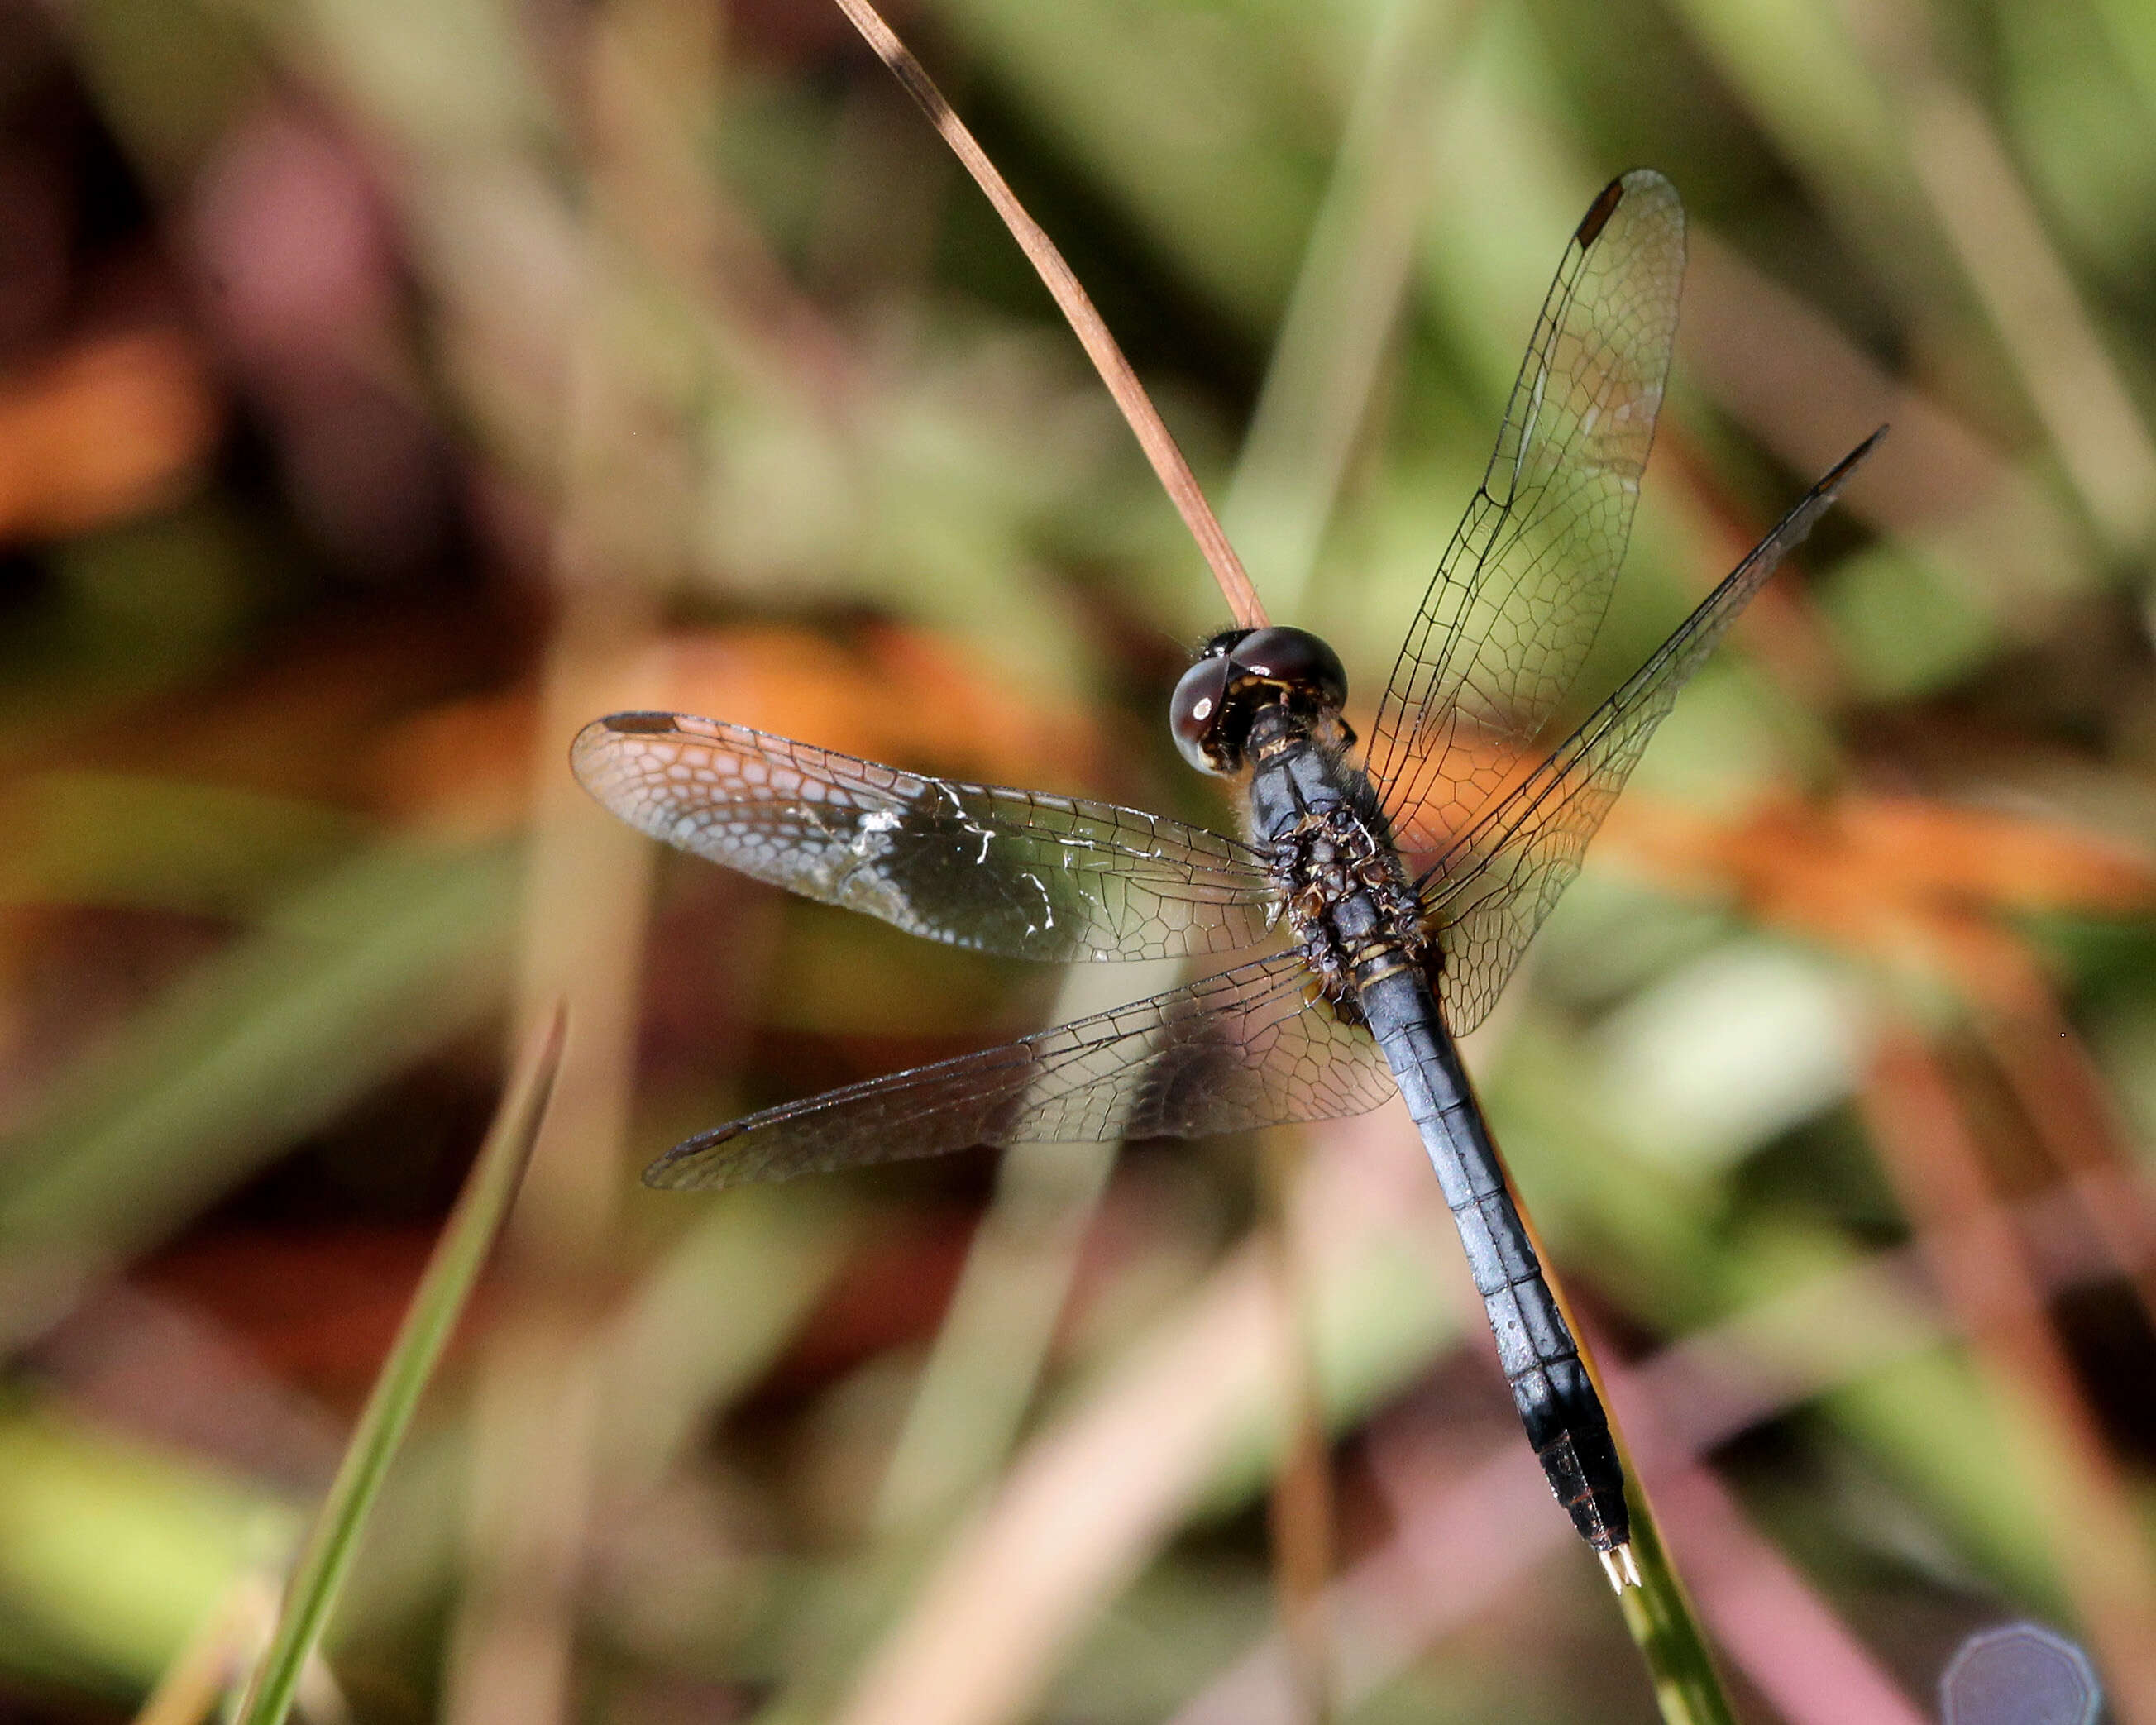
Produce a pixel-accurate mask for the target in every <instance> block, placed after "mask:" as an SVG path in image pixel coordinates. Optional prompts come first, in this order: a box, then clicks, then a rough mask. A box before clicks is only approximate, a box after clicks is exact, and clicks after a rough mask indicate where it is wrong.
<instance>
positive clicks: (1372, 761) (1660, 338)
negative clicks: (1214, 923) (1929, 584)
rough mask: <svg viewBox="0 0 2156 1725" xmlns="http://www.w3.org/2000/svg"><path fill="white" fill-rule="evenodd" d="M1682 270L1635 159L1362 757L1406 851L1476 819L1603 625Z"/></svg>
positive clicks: (1577, 250)
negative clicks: (1633, 169)
mask: <svg viewBox="0 0 2156 1725" xmlns="http://www.w3.org/2000/svg"><path fill="white" fill-rule="evenodd" d="M1683 275H1684V211H1683V208H1682V207H1681V205H1680V204H1679V203H1678V202H1677V195H1676V191H1675V190H1674V189H1673V188H1672V187H1671V185H1670V183H1669V182H1668V181H1666V180H1665V179H1664V178H1662V177H1661V175H1660V174H1657V173H1653V172H1649V171H1647V170H1645V169H1641V170H1639V171H1636V172H1632V173H1629V174H1626V175H1625V177H1624V178H1622V179H1621V180H1617V181H1614V182H1612V183H1611V184H1610V185H1609V186H1608V187H1605V188H1604V191H1603V193H1602V195H1601V196H1600V197H1599V198H1597V199H1596V200H1595V202H1594V205H1593V206H1592V207H1591V208H1589V211H1588V213H1587V216H1586V218H1584V220H1583V221H1582V222H1581V223H1580V225H1579V228H1578V231H1577V232H1575V233H1574V234H1573V238H1572V240H1571V242H1570V244H1568V246H1567V247H1566V249H1565V255H1564V260H1563V263H1562V264H1559V265H1558V272H1557V279H1556V280H1554V281H1553V282H1552V283H1551V285H1550V290H1549V295H1548V299H1547V300H1544V301H1543V310H1542V316H1541V318H1540V319H1539V320H1538V321H1537V324H1536V326H1535V332H1534V336H1533V339H1532V341H1530V342H1529V344H1528V347H1527V358H1526V360H1525V361H1524V362H1522V365H1521V367H1520V375H1519V378H1518V381H1517V382H1515V383H1514V385H1513V386H1512V402H1511V404H1510V406H1509V407H1508V408H1507V411H1506V414H1505V423H1504V427H1503V429H1501V431H1500V432H1499V433H1498V435H1497V447H1496V450H1495V451H1494V452H1493V453H1492V454H1491V457H1490V466H1489V469H1488V471H1487V472H1486V474H1485V475H1484V476H1483V480H1482V485H1481V490H1478V491H1477V492H1476V494H1475V498H1474V501H1472V502H1471V503H1470V504H1469V505H1468V506H1467V514H1466V517H1465V519H1463V520H1462V521H1461V522H1460V529H1459V531H1458V532H1456V533H1455V535H1454V536H1453V540H1452V543H1451V544H1450V546H1449V547H1446V549H1445V556H1444V557H1443V559H1442V560H1441V561H1440V563H1439V564H1438V568H1437V573H1436V576H1435V578H1433V579H1432V581H1431V583H1430V591H1429V593H1427V594H1426V595H1425V596H1424V599H1423V604H1422V609H1421V611H1420V612H1419V614H1417V616H1416V618H1415V621H1414V627H1413V629H1410V630H1409V633H1408V638H1407V642H1406V644H1405V645H1404V646H1403V647H1402V648H1401V649H1400V657H1399V664H1398V665H1395V666H1394V670H1393V678H1392V682H1391V684H1390V685H1389V687H1388V688H1387V690H1386V691H1385V697H1384V701H1383V704H1382V705H1381V706H1380V707H1379V709H1378V725H1377V729H1376V732H1374V734H1373V737H1372V739H1371V744H1370V749H1369V757H1368V771H1369V773H1370V777H1371V778H1372V780H1373V783H1375V784H1376V785H1377V787H1378V792H1379V793H1380V795H1381V796H1382V798H1383V801H1384V805H1385V809H1386V812H1387V814H1389V816H1390V817H1391V818H1392V821H1393V826H1394V833H1395V834H1396V835H1397V836H1398V838H1399V843H1400V846H1401V849H1402V850H1404V851H1406V852H1408V853H1409V854H1410V855H1418V854H1422V855H1434V854H1435V853H1436V852H1438V851H1440V850H1443V849H1444V848H1445V846H1446V845H1448V844H1449V843H1450V841H1451V840H1452V839H1455V838H1456V837H1457V836H1458V835H1459V834H1460V833H1462V832H1465V831H1466V829H1468V828H1469V827H1471V826H1472V825H1473V824H1474V823H1475V820H1476V818H1477V817H1478V816H1479V815H1480V814H1481V813H1482V812H1483V811H1484V810H1485V809H1486V808H1487V807H1488V805H1489V803H1490V801H1491V798H1492V797H1493V796H1494V795H1495V794H1496V792H1497V790H1498V789H1499V788H1500V787H1501V784H1502V783H1503V782H1504V780H1505V778H1507V773H1508V768H1509V767H1510V765H1511V763H1512V762H1514V761H1516V760H1517V757H1518V755H1519V753H1520V752H1521V750H1522V749H1523V748H1524V747H1526V746H1527V744H1528V743H1529V742H1531V741H1532V738H1533V737H1534V736H1535V735H1536V733H1537V732H1538V731H1540V729H1541V728H1542V726H1543V723H1544V721H1546V720H1548V717H1549V716H1550V715H1551V713H1552V712H1553V711H1555V710H1556V707H1557V706H1558V702H1559V701H1562V700H1563V698H1564V696H1565V693H1566V691H1568V690H1569V689H1570V688H1571V686H1572V683H1573V679H1574V678H1575V677H1576V676H1577V675H1578V673H1579V667H1580V664H1581V662H1582V661H1583V660H1584V659H1585V658H1586V656H1587V649H1588V647H1589V644H1591V643H1592V642H1593V640H1594V634H1595V632H1596V630H1597V629H1599V628H1600V627H1601V625H1602V618H1603V614H1604V611H1605V610H1606V609H1607V608H1608V605H1609V591H1610V587H1611V583H1613V582H1614V580H1615V578H1616V575H1617V569H1618V566H1619V564H1620V563H1621V562H1623V561H1624V557H1625V541H1626V540H1627V539H1628V538H1629V537H1630V534H1631V531H1632V511H1633V506H1634V505H1635V503H1636V502H1637V501H1638V499H1639V490H1640V473H1641V471H1642V470H1644V469H1645V466H1646V465H1647V452H1648V448H1649V446H1650V444H1652V442H1653V441H1654V434H1655V414H1656V413H1657V412H1658V411H1659V410H1660V408H1661V401H1662V382H1663V378H1664V377H1665V375H1666V373H1667V372H1668V370H1669V361H1670V344H1671V341H1672V340H1673V339H1674V337H1675V335H1676V311H1677V294H1678V290H1679V288H1680V287H1681V284H1682V279H1683Z"/></svg>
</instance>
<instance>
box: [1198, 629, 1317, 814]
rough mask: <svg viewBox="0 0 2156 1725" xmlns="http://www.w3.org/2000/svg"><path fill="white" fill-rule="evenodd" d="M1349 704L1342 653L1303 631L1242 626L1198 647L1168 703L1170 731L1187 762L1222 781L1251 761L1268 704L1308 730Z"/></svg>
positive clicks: (1238, 771) (1201, 771)
mask: <svg viewBox="0 0 2156 1725" xmlns="http://www.w3.org/2000/svg"><path fill="white" fill-rule="evenodd" d="M1345 705H1347V671H1346V670H1345V669H1343V668H1342V665H1341V663H1340V655H1338V654H1337V653H1335V652H1334V651H1333V650H1332V648H1331V647H1329V646H1327V644H1325V642H1324V641H1322V640H1321V639H1319V638H1318V637H1317V636H1316V635H1314V634H1311V633H1310V632H1309V631H1308V630H1307V629H1229V631H1228V632H1227V633H1225V634H1217V635H1215V636H1214V637H1213V639H1211V640H1209V641H1208V642H1207V643H1206V644H1205V645H1204V647H1203V648H1202V649H1200V650H1199V655H1198V659H1197V661H1196V663H1194V664H1193V665H1192V666H1191V667H1190V669H1189V670H1187V671H1185V672H1184V673H1183V680H1182V681H1180V682H1178V684H1177V685H1175V694H1174V696H1173V698H1171V700H1170V701H1169V702H1168V726H1169V729H1170V730H1172V731H1173V732H1174V734H1175V746H1176V747H1177V748H1178V749H1179V750H1181V751H1182V753H1183V759H1184V760H1186V761H1188V762H1190V764H1191V765H1192V766H1193V767H1195V768H1197V769H1198V770H1199V772H1200V773H1213V774H1215V775H1217V776H1219V777H1222V778H1229V777H1232V776H1234V775H1235V774H1236V773H1240V772H1241V771H1242V770H1243V768H1245V766H1246V765H1248V764H1249V760H1248V755H1249V749H1250V726H1251V725H1252V723H1253V722H1254V721H1255V719H1256V717H1257V716H1258V714H1259V713H1260V712H1261V711H1264V710H1265V708H1267V707H1276V706H1279V707H1286V709H1288V710H1289V711H1290V712H1291V713H1292V714H1293V715H1294V716H1296V717H1297V718H1298V719H1301V721H1304V722H1305V724H1306V725H1308V724H1312V723H1315V722H1316V721H1318V720H1320V719H1323V718H1327V717H1332V716H1336V715H1337V714H1338V712H1339V711H1340V709H1341V708H1342V706H1345Z"/></svg>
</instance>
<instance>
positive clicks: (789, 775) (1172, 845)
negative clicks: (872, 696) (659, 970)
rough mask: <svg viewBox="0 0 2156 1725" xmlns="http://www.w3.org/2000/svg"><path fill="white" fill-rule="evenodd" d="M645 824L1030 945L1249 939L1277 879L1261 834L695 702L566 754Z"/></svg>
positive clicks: (612, 726)
mask: <svg viewBox="0 0 2156 1725" xmlns="http://www.w3.org/2000/svg"><path fill="white" fill-rule="evenodd" d="M569 759H570V764H571V766H572V768H574V769H575V771H576V775H577V778H578V779H580V780H581V781H582V782H583V786H584V788H585V789H587V790H588V791H589V792H590V793H592V794H593V796H594V797H596V798H598V800H599V801H600V802H601V803H604V804H605V805H606V807H607V808H608V809H611V810H613V813H614V814H618V815H619V816H620V817H621V818H622V819H624V820H625V821H627V822H628V823H629V824H630V825H631V826H633V827H635V828H637V829H639V831H642V832H645V833H649V834H651V836H652V837H654V839H665V841H666V843H668V844H669V845H679V846H680V848H681V849H682V850H692V851H694V852H696V855H699V856H707V857H710V858H711V860H714V861H715V862H722V863H724V864H726V865H727V866H728V867H729V868H733V869H737V870H740V871H741V872H742V874H744V875H753V876H755V877H756V879H757V880H767V881H769V882H771V883H772V884H773V886H783V887H786V888H788V890H789V891H794V892H798V893H800V894H802V895H803V896H805V897H808V898H814V899H820V900H822V901H824V903H826V904H833V905H843V906H845V907H846V908H847V909H849V910H854V911H867V912H868V913H869V914H870V916H880V917H882V918H883V919H884V920H885V922H892V923H896V925H897V926H898V927H901V928H903V929H905V930H906V931H907V932H909V933H911V934H918V935H924V936H926V937H928V938H929V939H931V940H939V941H947V942H950V943H951V944H952V945H953V946H960V947H973V948H975V949H976V950H978V951H980V952H998V953H1002V954H1004V956H1006V957H1016V958H1038V959H1046V960H1051V961H1058V962H1063V961H1070V960H1075V959H1088V958H1161V957H1173V956H1177V955H1179V954H1183V953H1201V954H1203V953H1217V952H1242V951H1245V950H1247V949H1249V948H1250V947H1255V946H1257V945H1259V944H1260V942H1262V941H1263V939H1264V937H1265V932H1266V930H1267V928H1268V927H1269V926H1270V919H1269V915H1268V911H1269V907H1270V902H1271V899H1272V888H1271V886H1270V882H1269V880H1268V879H1267V877H1266V875H1265V867H1264V865H1263V863H1262V861H1261V860H1260V859H1259V858H1258V856H1257V855H1256V853H1255V852H1254V851H1252V850H1250V849H1249V847H1247V846H1245V845H1240V844H1237V843H1236V842H1235V840H1233V839H1224V838H1222V837H1220V836H1219V834H1214V833H1209V832H1206V831H1205V830H1204V829H1202V828H1199V827H1192V826H1186V825H1184V824H1183V823H1182V822H1180V821H1176V820H1170V819H1167V818H1166V817H1164V816H1162V815H1156V814H1143V813H1142V812H1140V811H1139V810H1137V809H1120V808H1117V807H1116V805H1115V804H1114V803H1092V802H1084V801H1080V800H1077V799H1075V798H1068V797H1052V796H1049V795H1047V794H1045V793H1039V792H1034V791H1009V790H998V789H995V788H991V787H989V786H986V785H976V784H962V783H957V782H956V781H955V780H952V779H944V778H927V777H925V776H924V775H922V774H920V773H902V772H901V771H899V770H898V769H897V768H893V767H884V766H880V765H878V764H877V763H876V762H874V761H861V760H856V759H855V758H854V757H852V756H850V755H840V754H834V753H832V752H830V751H829V750H827V749H819V748H814V747H810V746H809V745H808V744H807V743H803V742H791V741H789V740H788V738H786V737H773V736H772V735H770V734H769V733H768V732H762V731H752V730H750V729H748V728H747V726H742V725H727V724H723V723H721V722H720V721H716V720H714V719H700V718H696V717H695V716H692V715H690V714H687V713H616V714H614V715H613V716H611V717H609V718H604V719H598V720H595V721H593V722H592V723H591V724H589V725H587V726H585V727H584V728H583V731H582V732H580V733H578V735H577V740H576V742H574V743H573V744H572V746H571V747H570V751H569Z"/></svg>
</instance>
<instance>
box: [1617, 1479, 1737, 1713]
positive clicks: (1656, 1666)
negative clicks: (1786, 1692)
mask: <svg viewBox="0 0 2156 1725" xmlns="http://www.w3.org/2000/svg"><path fill="white" fill-rule="evenodd" d="M1627 1471H1630V1470H1629V1469H1628V1470H1627ZM1630 1508H1631V1512H1632V1556H1633V1558H1634V1560H1635V1562H1636V1563H1638V1564H1639V1567H1640V1585H1639V1586H1637V1587H1628V1588H1626V1589H1625V1590H1624V1592H1623V1593H1621V1594H1619V1595H1618V1599H1619V1602H1620V1604H1622V1606H1623V1607H1624V1611H1625V1628H1626V1629H1628V1630H1630V1631H1631V1634H1632V1640H1633V1641H1634V1643H1635V1645H1637V1646H1638V1648H1639V1650H1640V1657H1641V1658H1642V1659H1644V1660H1645V1661H1646V1666H1647V1675H1648V1676H1649V1677H1650V1679H1651V1680H1652V1681H1653V1683H1654V1686H1655V1705H1656V1706H1658V1707H1660V1708H1661V1712H1662V1717H1663V1719H1664V1720H1665V1721H1666V1722H1667V1725H1736V1715H1735V1714H1734V1713H1733V1712H1731V1710H1730V1706H1729V1697H1727V1695H1726V1694H1725V1693H1723V1692H1722V1678H1721V1676H1720V1674H1719V1673H1717V1671H1716V1670H1715V1668H1714V1661H1713V1659H1712V1657H1711V1656H1709V1654H1708V1652H1707V1637H1706V1636H1705V1635H1702V1633H1701V1632H1700V1627H1699V1620H1698V1619H1697V1618H1696V1617H1694V1616H1693V1615H1692V1609H1691V1599H1690V1598H1689V1597H1688V1596H1687V1595H1686V1593H1685V1590H1684V1588H1683V1587H1682V1585H1681V1584H1680V1583H1679V1582H1678V1580H1677V1577H1676V1571H1675V1570H1674V1569H1672V1568H1671V1567H1670V1560H1669V1554H1668V1553H1666V1551H1664V1550H1663V1548H1662V1536H1661V1530H1660V1529H1659V1528H1657V1527H1655V1517H1654V1512H1653V1511H1651V1510H1650V1509H1649V1508H1648V1507H1647V1502H1646V1494H1645V1492H1643V1491H1641V1490H1640V1486H1639V1475H1638V1474H1637V1473H1636V1472H1635V1473H1633V1474H1632V1490H1631V1491H1630Z"/></svg>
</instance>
